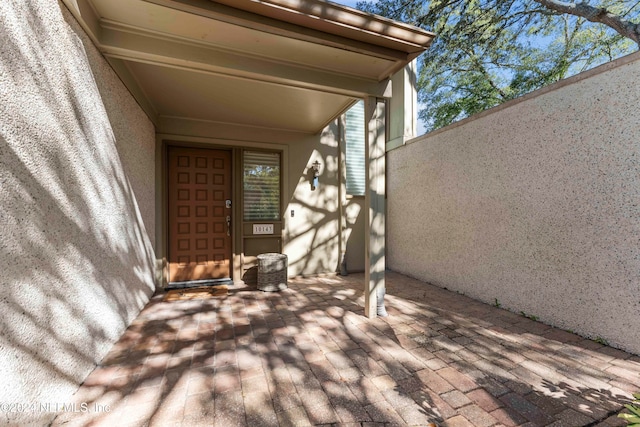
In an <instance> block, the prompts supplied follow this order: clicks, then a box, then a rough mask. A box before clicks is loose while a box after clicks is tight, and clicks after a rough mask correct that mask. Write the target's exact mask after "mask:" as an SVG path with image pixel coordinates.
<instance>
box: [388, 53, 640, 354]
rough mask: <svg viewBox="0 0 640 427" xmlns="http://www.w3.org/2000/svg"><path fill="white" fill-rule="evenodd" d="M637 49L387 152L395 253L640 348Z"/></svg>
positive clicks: (430, 276)
mask: <svg viewBox="0 0 640 427" xmlns="http://www.w3.org/2000/svg"><path fill="white" fill-rule="evenodd" d="M638 75H640V54H634V55H631V56H629V57H626V58H622V59H620V60H618V61H616V62H614V63H610V64H606V65H604V66H602V67H600V68H598V69H595V70H591V71H590V72H587V73H584V74H582V75H580V76H576V77H574V78H572V79H569V80H568V81H566V82H561V83H559V84H557V85H555V86H553V87H549V88H546V89H543V90H541V91H538V92H536V93H533V94H530V95H528V96H526V97H524V98H523V99H520V100H516V101H514V102H511V103H509V104H507V105H504V106H502V107H499V108H496V109H494V110H491V111H488V112H485V113H483V114H480V115H479V116H477V117H473V118H470V119H467V120H465V121H463V122H461V123H458V124H456V125H452V126H450V127H448V128H445V129H442V130H440V131H436V132H433V133H431V134H428V135H426V136H423V137H420V138H416V139H414V140H412V141H411V142H410V143H409V144H408V145H406V146H403V147H400V148H398V149H396V150H393V151H390V152H389V153H388V180H389V181H388V235H387V243H388V246H387V263H388V264H387V265H388V267H389V268H390V269H392V270H395V271H398V272H402V273H405V274H408V275H410V276H413V277H417V278H420V279H422V280H425V281H428V282H431V283H434V284H436V285H439V286H443V287H447V288H449V289H452V290H456V291H459V292H463V293H465V294H467V295H469V296H471V297H474V298H477V299H480V300H483V301H485V302H487V303H491V304H493V303H495V302H496V299H497V301H498V302H499V303H500V304H501V305H502V307H503V308H507V309H510V310H513V311H515V312H517V313H520V312H524V313H525V314H527V315H531V316H537V317H539V318H540V320H541V321H543V322H546V323H550V324H553V325H556V326H559V327H562V328H566V329H570V330H573V331H575V332H578V333H580V334H583V335H585V336H587V337H590V338H597V337H600V338H604V339H606V340H607V341H608V342H609V343H610V344H611V345H613V346H617V347H620V348H623V349H626V350H629V351H631V352H634V353H636V354H640V329H639V328H638V327H637V326H638V325H639V324H640V297H639V295H640V294H639V291H640V244H639V242H640V112H639V111H638V105H640V87H638V84H637V76H638Z"/></svg>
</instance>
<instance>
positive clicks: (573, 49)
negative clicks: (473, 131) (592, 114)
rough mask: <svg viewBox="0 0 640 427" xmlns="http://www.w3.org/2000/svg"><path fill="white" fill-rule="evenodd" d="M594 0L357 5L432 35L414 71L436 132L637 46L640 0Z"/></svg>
mask: <svg viewBox="0 0 640 427" xmlns="http://www.w3.org/2000/svg"><path fill="white" fill-rule="evenodd" d="M593 1H594V2H596V1H597V2H598V3H597V4H595V5H594V6H591V5H589V4H587V3H585V2H583V3H578V4H571V3H564V2H561V1H558V0H431V1H429V0H379V1H378V2H376V3H370V2H367V1H365V2H359V3H358V7H359V8H360V9H362V10H365V11H368V12H372V13H377V14H380V15H383V16H387V17H389V18H392V19H396V20H399V21H403V22H407V23H410V24H413V25H416V26H418V27H421V28H424V29H427V30H430V31H433V32H434V33H435V34H436V38H435V41H434V43H433V45H432V46H431V48H430V49H429V50H427V52H426V53H425V54H424V55H422V56H421V58H420V67H419V76H418V99H419V101H420V103H421V104H422V110H421V111H420V118H421V119H422V120H423V122H424V123H425V125H426V127H427V129H428V130H433V129H437V128H440V127H443V126H446V125H448V124H450V123H453V122H455V121H457V120H460V119H462V118H465V117H468V116H470V115H472V114H474V113H477V112H480V111H483V110H486V109H488V108H491V107H493V106H495V105H498V104H500V103H502V102H505V101H508V100H510V99H513V98H515V97H518V96H521V95H523V94H525V93H528V92H530V91H532V90H535V89H538V88H540V87H543V86H545V85H547V84H549V83H553V82H556V81H558V80H560V79H563V78H565V77H568V76H570V75H573V74H576V73H578V72H580V71H583V70H586V69H589V68H592V67H594V66H596V65H599V64H602V63H604V62H607V61H610V60H612V59H615V58H617V57H619V56H622V55H624V54H627V53H630V52H632V51H633V50H634V49H637V48H638V44H637V43H639V42H640V25H638V24H634V23H633V21H637V20H638V18H639V17H640V0H634V1H628V0H617V1H614V0H593ZM603 24H604V25H603ZM634 42H635V43H634Z"/></svg>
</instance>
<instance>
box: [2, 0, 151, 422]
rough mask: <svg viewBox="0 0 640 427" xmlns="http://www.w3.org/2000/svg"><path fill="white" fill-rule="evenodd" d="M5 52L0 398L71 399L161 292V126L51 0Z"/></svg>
mask: <svg viewBox="0 0 640 427" xmlns="http://www.w3.org/2000/svg"><path fill="white" fill-rule="evenodd" d="M0 46H2V48H1V49H0V183H1V185H0V206H2V209H1V211H0V230H2V231H1V235H2V238H1V239H0V271H1V272H2V273H1V275H0V277H1V283H2V288H1V289H2V292H1V293H0V312H1V313H2V316H1V317H0V378H2V381H1V382H0V402H3V403H22V404H31V403H33V404H36V405H39V404H40V403H47V402H48V403H59V404H64V403H67V402H68V401H69V397H70V396H71V395H72V394H73V392H74V391H75V390H76V389H77V387H78V385H79V384H80V383H81V382H82V381H83V379H84V378H85V376H86V375H87V374H88V373H89V372H90V371H91V370H92V369H93V367H94V366H95V364H96V363H97V362H99V361H100V360H101V358H102V356H103V355H104V354H105V353H106V352H107V351H108V350H109V348H110V347H111V345H112V344H113V342H114V341H115V340H117V339H118V338H119V337H120V335H121V334H122V332H123V331H124V329H125V328H126V326H127V325H128V324H129V322H130V321H131V320H132V319H133V318H134V317H135V316H136V315H137V314H138V312H139V310H140V309H141V307H142V306H143V305H144V304H145V302H146V301H147V300H148V298H149V296H150V295H151V294H152V292H153V290H154V283H153V277H154V275H153V266H154V258H155V256H154V251H153V248H152V246H153V238H152V237H150V235H149V233H148V232H147V230H149V231H152V230H153V228H154V203H155V200H154V197H155V195H154V152H155V139H154V138H155V136H154V128H153V125H152V124H151V123H150V121H149V120H148V119H147V117H146V116H145V115H144V114H143V113H142V111H141V109H140V108H139V107H138V105H137V104H136V103H135V101H134V100H133V99H132V97H131V96H130V95H129V93H128V92H127V91H126V89H125V88H124V86H123V85H122V83H121V82H120V80H119V79H118V78H117V76H116V75H115V74H114V72H113V71H112V70H111V68H110V67H109V66H108V64H107V63H106V61H105V60H104V59H103V58H102V57H101V56H100V55H99V53H98V52H97V51H96V49H95V48H94V46H93V45H92V44H91V42H90V41H89V40H88V39H87V37H86V36H85V34H84V33H83V32H82V30H81V29H79V27H78V25H77V24H76V23H75V22H74V21H73V18H72V17H71V15H70V14H69V13H68V12H67V11H66V10H65V9H64V7H63V6H61V5H60V4H58V3H57V2H55V1H50V0H5V1H2V2H0ZM55 415H56V414H55V413H52V412H47V411H43V412H40V411H39V410H36V411H34V412H29V411H27V412H25V413H16V412H12V413H9V412H2V413H0V424H2V423H5V422H7V421H9V422H11V423H14V424H16V425H28V424H29V423H32V424H33V425H46V424H47V422H48V421H50V420H51V419H52V418H53V417H54V416H55Z"/></svg>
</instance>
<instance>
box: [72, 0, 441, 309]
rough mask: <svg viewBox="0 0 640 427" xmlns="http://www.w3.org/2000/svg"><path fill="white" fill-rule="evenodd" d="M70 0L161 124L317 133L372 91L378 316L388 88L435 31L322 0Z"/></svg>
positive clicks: (173, 131)
mask: <svg viewBox="0 0 640 427" xmlns="http://www.w3.org/2000/svg"><path fill="white" fill-rule="evenodd" d="M63 2H64V3H65V4H66V6H67V7H68V8H69V9H70V10H71V11H72V13H73V14H74V15H75V17H76V19H77V20H78V22H79V23H80V25H82V26H83V28H84V30H85V31H86V32H87V33H88V34H89V36H90V37H91V38H92V40H93V42H94V43H95V45H96V46H97V47H98V49H99V50H100V51H101V52H102V54H103V55H104V56H105V57H106V58H107V60H108V61H109V63H110V64H111V66H112V67H113V69H114V70H115V71H116V73H117V74H118V76H119V77H120V79H121V80H122V81H123V82H124V84H125V85H126V86H127V88H128V89H129V91H130V92H131V94H132V95H133V96H134V97H135V99H136V100H137V102H138V103H139V105H140V106H141V107H142V108H143V109H144V111H145V112H146V114H147V115H148V116H149V118H150V119H151V121H152V122H153V123H154V125H155V127H156V132H157V133H158V134H165V135H180V134H181V132H183V130H184V129H186V128H189V127H192V126H202V125H203V123H204V124H205V125H206V124H224V125H225V126H231V127H233V126H242V127H245V128H246V127H248V128H253V129H255V130H256V131H257V132H261V131H264V132H271V131H284V132H295V133H302V134H317V133H318V132H320V131H321V130H322V129H323V128H324V127H325V126H326V125H327V124H328V123H330V122H332V121H333V120H335V118H336V117H338V116H339V115H340V114H342V113H343V112H344V111H345V110H346V109H347V108H348V107H349V106H350V105H352V104H353V103H354V102H355V101H356V100H358V99H364V100H365V103H366V112H367V113H366V117H365V133H366V140H367V144H366V147H367V152H366V161H367V165H368V176H367V182H368V188H369V190H368V191H367V193H366V196H365V206H366V207H368V209H365V227H366V230H365V236H367V237H366V239H367V240H366V242H365V247H366V255H365V265H366V266H367V268H366V272H367V280H366V282H367V286H366V289H365V296H366V297H367V309H366V313H367V315H368V316H375V298H369V296H370V295H375V291H376V289H379V288H383V287H384V264H385V263H384V250H385V249H384V212H385V206H384V191H385V190H384V174H385V165H384V154H385V144H386V143H387V142H388V141H389V136H388V132H387V127H388V125H387V117H388V115H389V112H388V111H386V110H387V109H386V105H387V103H386V100H387V99H390V98H391V97H392V96H393V93H392V85H391V77H392V76H393V75H394V74H395V73H397V72H398V71H399V70H402V69H403V68H404V67H406V66H407V65H408V64H410V62H411V61H412V60H413V59H415V58H416V57H417V56H418V55H420V54H421V53H422V52H423V51H424V50H425V49H427V48H428V46H429V44H430V42H431V40H432V39H433V34H431V33H429V32H426V31H424V30H421V29H418V28H415V27H412V26H409V25H405V24H402V23H398V22H395V21H392V20H388V19H385V18H382V17H379V16H375V15H371V14H367V13H364V12H361V11H358V10H355V9H351V8H348V7H345V6H341V5H337V4H333V3H330V2H326V1H322V0H217V1H210V0H63ZM398 92H404V91H398ZM400 96H404V95H400ZM391 114H398V113H397V112H396V113H394V112H391ZM400 114H402V115H404V114H405V112H404V110H402V112H401V113H400Z"/></svg>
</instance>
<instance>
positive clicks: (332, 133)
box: [285, 121, 362, 275]
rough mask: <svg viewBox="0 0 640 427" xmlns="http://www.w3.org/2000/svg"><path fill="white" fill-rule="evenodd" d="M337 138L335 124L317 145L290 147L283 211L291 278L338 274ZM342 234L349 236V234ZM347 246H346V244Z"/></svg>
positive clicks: (323, 132) (338, 172) (338, 193)
mask: <svg viewBox="0 0 640 427" xmlns="http://www.w3.org/2000/svg"><path fill="white" fill-rule="evenodd" d="M338 134H339V129H338V123H337V121H334V122H332V123H331V124H330V125H329V126H327V127H326V128H325V129H324V130H323V131H322V133H321V135H320V136H319V141H318V137H314V139H313V140H312V141H305V142H304V143H301V144H296V145H295V146H292V148H291V151H290V156H291V165H290V177H291V178H290V179H291V180H292V181H291V186H290V187H291V188H292V189H293V193H292V195H291V196H290V199H289V204H288V206H287V208H286V210H285V221H286V223H287V228H286V241H287V245H286V247H285V252H287V254H288V255H289V271H290V274H292V275H305V274H317V273H333V272H339V271H340V263H341V261H342V260H341V254H340V233H341V212H340V167H339V160H338V159H339V144H338ZM315 161H318V162H319V163H320V171H319V177H318V184H317V188H315V190H314V189H313V169H312V165H313V163H314V162H315ZM295 172H297V174H296V173H295ZM292 211H293V212H294V215H293V217H292V216H291V212H292ZM358 213H359V212H356V215H355V218H352V219H353V220H354V221H357V220H358ZM360 216H362V215H360ZM345 234H346V236H347V237H349V236H350V233H345ZM346 243H347V245H348V241H347V242H346ZM361 245H362V244H361ZM361 245H360V246H361ZM356 246H357V245H356Z"/></svg>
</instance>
